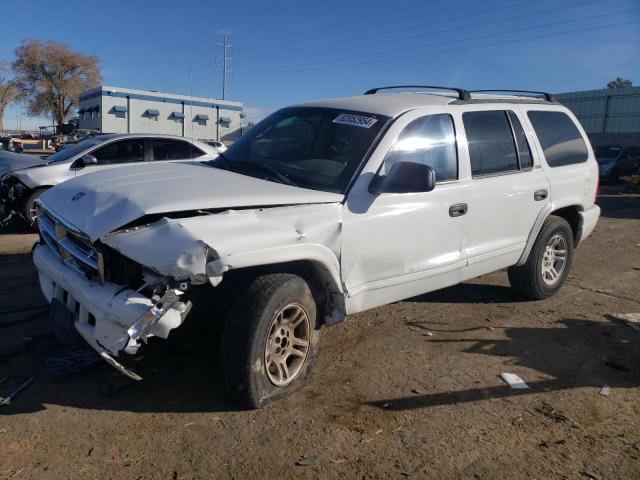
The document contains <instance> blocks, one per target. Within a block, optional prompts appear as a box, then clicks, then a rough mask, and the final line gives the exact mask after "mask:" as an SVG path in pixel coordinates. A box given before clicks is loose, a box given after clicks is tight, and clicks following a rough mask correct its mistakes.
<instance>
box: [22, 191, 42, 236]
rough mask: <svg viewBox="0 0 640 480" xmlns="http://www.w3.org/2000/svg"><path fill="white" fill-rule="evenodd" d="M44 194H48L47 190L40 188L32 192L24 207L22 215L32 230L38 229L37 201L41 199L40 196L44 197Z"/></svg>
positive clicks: (28, 195)
mask: <svg viewBox="0 0 640 480" xmlns="http://www.w3.org/2000/svg"><path fill="white" fill-rule="evenodd" d="M44 192H46V188H39V189H37V190H34V191H32V192H30V193H29V194H27V196H26V198H25V200H24V203H23V205H22V212H20V213H21V214H22V217H23V218H24V220H25V222H27V225H28V226H29V228H31V229H32V230H36V229H37V225H36V216H37V215H36V200H38V198H40V195H42V194H43V193H44Z"/></svg>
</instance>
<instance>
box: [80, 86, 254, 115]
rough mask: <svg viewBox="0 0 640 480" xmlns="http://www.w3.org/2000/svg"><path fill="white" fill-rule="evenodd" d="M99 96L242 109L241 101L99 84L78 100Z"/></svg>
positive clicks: (82, 100)
mask: <svg viewBox="0 0 640 480" xmlns="http://www.w3.org/2000/svg"><path fill="white" fill-rule="evenodd" d="M100 96H112V97H121V98H124V97H127V96H129V97H130V98H132V99H142V100H151V101H158V102H167V103H185V104H193V105H199V106H209V107H214V106H221V107H226V108H227V109H231V110H242V106H243V105H242V102H232V101H229V100H220V99H218V98H211V97H192V96H188V95H179V94H176V93H167V92H158V91H156V90H137V89H133V88H122V87H112V86H110V85H100V86H99V87H95V88H91V89H89V90H85V91H84V92H83V93H82V95H80V101H81V102H84V101H87V100H90V99H92V98H97V97H100Z"/></svg>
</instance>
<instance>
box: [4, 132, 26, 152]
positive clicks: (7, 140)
mask: <svg viewBox="0 0 640 480" xmlns="http://www.w3.org/2000/svg"><path fill="white" fill-rule="evenodd" d="M23 150H24V145H23V143H22V138H21V137H20V135H3V136H1V137H0V151H6V152H15V153H21V152H22V151H23Z"/></svg>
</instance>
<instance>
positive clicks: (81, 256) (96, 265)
mask: <svg viewBox="0 0 640 480" xmlns="http://www.w3.org/2000/svg"><path fill="white" fill-rule="evenodd" d="M38 228H39V230H40V236H41V237H42V239H43V240H44V242H45V243H46V244H47V246H48V247H49V248H51V250H53V251H54V252H55V253H56V254H57V255H58V256H59V257H60V258H61V259H62V260H63V261H64V262H65V263H66V264H67V265H69V266H70V267H71V268H73V269H74V270H76V271H78V272H80V273H82V274H84V275H90V276H96V277H97V278H98V279H99V280H100V282H102V283H104V262H103V261H102V254H101V253H100V252H99V251H98V250H97V249H96V248H95V246H94V245H93V244H92V243H91V242H90V241H89V239H87V238H85V237H84V236H83V235H81V234H80V233H78V232H76V231H74V230H73V229H71V228H69V227H68V226H66V225H65V224H64V223H63V222H62V221H61V220H60V219H58V218H56V217H55V216H54V215H53V214H52V213H51V212H49V211H47V210H46V209H45V208H42V211H41V212H40V213H39V215H38Z"/></svg>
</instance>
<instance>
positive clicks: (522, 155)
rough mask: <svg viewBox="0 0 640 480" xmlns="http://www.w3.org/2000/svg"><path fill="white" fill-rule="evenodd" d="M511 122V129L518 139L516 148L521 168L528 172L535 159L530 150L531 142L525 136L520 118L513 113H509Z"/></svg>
mask: <svg viewBox="0 0 640 480" xmlns="http://www.w3.org/2000/svg"><path fill="white" fill-rule="evenodd" d="M508 115H509V120H510V121H511V127H512V128H513V133H514V135H515V137H516V146H517V147H518V158H519V160H520V168H521V169H523V170H526V169H527V168H531V167H532V166H533V159H532V157H531V149H530V148H529V142H527V137H526V136H525V134H524V130H523V128H522V124H521V123H520V120H518V117H517V116H516V114H515V113H513V112H511V111H510V112H508Z"/></svg>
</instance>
